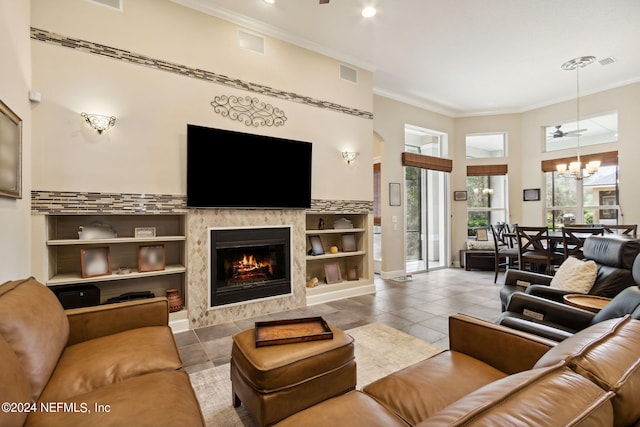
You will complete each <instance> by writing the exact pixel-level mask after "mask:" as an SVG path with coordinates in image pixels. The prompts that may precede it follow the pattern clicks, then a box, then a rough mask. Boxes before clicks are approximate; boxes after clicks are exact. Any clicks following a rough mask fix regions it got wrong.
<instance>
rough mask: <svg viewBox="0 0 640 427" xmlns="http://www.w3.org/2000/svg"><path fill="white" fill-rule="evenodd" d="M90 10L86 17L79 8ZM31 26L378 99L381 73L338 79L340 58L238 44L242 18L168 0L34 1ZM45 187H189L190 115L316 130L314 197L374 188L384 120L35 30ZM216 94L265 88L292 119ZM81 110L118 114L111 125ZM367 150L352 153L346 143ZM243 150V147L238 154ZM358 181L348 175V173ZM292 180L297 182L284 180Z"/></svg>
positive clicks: (245, 75)
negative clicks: (129, 59) (243, 107)
mask: <svg viewBox="0 0 640 427" xmlns="http://www.w3.org/2000/svg"><path fill="white" fill-rule="evenodd" d="M79 17H82V19H79ZM32 26H33V27H36V28H39V29H42V30H46V31H49V32H54V33H58V34H61V35H63V36H69V37H74V38H79V39H83V40H88V41H91V42H96V43H101V44H104V45H107V46H113V47H117V48H120V49H125V50H128V51H131V52H134V53H137V54H143V55H147V56H150V57H152V58H157V59H162V60H166V61H170V62H174V63H177V64H181V65H185V66H187V67H193V68H200V69H204V70H207V71H211V72H214V73H218V74H223V75H226V76H229V77H230V78H233V79H241V80H243V81H245V82H251V83H257V84H261V85H266V86H269V87H272V88H275V89H279V90H284V91H290V92H295V93H297V94H300V95H303V96H308V97H312V98H315V99H320V100H324V101H330V102H334V103H337V104H340V105H343V106H346V107H349V108H355V109H360V110H364V111H369V112H370V111H372V100H371V91H372V83H371V81H372V80H371V73H369V72H367V71H364V70H359V73H358V77H359V83H358V84H353V83H350V82H346V81H343V80H340V79H339V74H338V66H339V62H338V61H335V60H333V59H330V58H327V57H325V56H321V55H317V54H313V53H311V52H309V51H307V50H304V49H301V48H298V47H295V46H292V45H289V44H287V43H283V42H280V41H278V40H274V39H270V38H267V39H266V53H265V55H260V54H256V53H254V52H250V51H247V50H243V49H241V48H239V47H238V42H237V35H238V27H237V26H235V25H233V24H230V23H228V22H225V21H222V20H220V19H217V18H214V17H211V16H207V15H204V14H202V13H199V12H196V11H193V10H191V9H188V8H185V7H182V6H179V5H177V4H175V3H172V2H170V1H168V0H161V1H160V0H136V1H134V2H132V1H129V2H125V7H124V10H123V12H119V11H114V10H111V9H109V8H106V7H102V6H99V5H95V4H92V3H90V2H87V1H84V0H57V1H56V2H51V1H48V0H33V1H32ZM32 49H33V81H34V86H35V87H36V88H37V90H39V91H41V92H42V94H43V102H42V103H41V104H40V105H39V106H38V108H37V109H36V110H35V111H34V118H33V120H34V127H33V139H34V155H33V167H34V189H36V190H67V191H103V192H134V193H145V192H146V193H162V194H185V192H186V182H185V179H186V178H185V158H186V124H187V123H194V124H199V125H203V126H210V127H218V128H225V129H230V130H237V131H242V132H251V133H259V134H265V135H271V136H277V137H284V138H291V139H299V140H304V141H310V142H312V143H313V144H314V146H313V176H312V197H313V198H317V199H338V200H372V199H373V188H372V187H373V180H372V176H371V170H370V164H371V159H372V156H373V154H372V153H373V147H372V144H371V135H372V133H373V121H372V120H371V119H366V118H360V117H356V116H353V115H349V114H344V113H340V112H336V111H331V110H328V109H322V108H317V107H313V106H309V105H305V104H301V103H296V102H291V101H287V100H283V99H278V98H271V97H268V96H266V95H263V94H256V93H253V92H249V91H241V90H239V89H235V88H230V87H228V86H224V85H221V84H217V83H212V82H207V81H204V80H198V79H193V78H189V77H186V76H182V75H176V74H172V73H168V72H164V71H160V70H156V69H152V68H146V67H143V66H140V65H135V64H129V63H126V62H124V61H121V60H116V59H112V58H108V57H101V56H98V55H95V54H90V53H85V52H81V51H78V50H74V49H69V48H64V47H60V46H58V45H52V44H46V43H43V42H40V41H32ZM217 95H236V96H252V97H257V98H258V99H259V100H260V101H262V102H266V103H268V104H272V105H273V106H275V107H277V108H280V109H282V110H284V112H285V114H286V116H287V121H286V123H285V125H284V126H281V127H253V126H251V127H247V126H246V125H244V124H243V123H240V122H237V121H232V120H230V119H229V118H225V117H222V116H220V115H218V114H216V113H214V111H213V108H212V107H211V105H210V102H211V101H212V100H213V99H214V97H215V96H217ZM82 111H85V112H88V113H99V114H109V115H115V116H116V117H117V121H116V126H115V127H114V128H113V129H112V130H110V131H108V132H105V133H104V134H102V135H97V134H96V133H95V132H94V131H92V130H90V129H89V128H87V127H86V126H85V125H84V123H83V121H82V119H81V117H80V113H81V112H82ZM345 150H349V151H357V152H360V157H359V158H358V161H356V162H354V163H352V164H351V165H348V166H347V164H346V163H345V162H344V160H343V159H342V157H341V154H340V153H341V152H342V151H345ZM236 160H239V159H236ZM345 182H348V183H349V185H344V183H345ZM283 191H286V189H283Z"/></svg>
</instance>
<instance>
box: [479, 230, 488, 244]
mask: <svg viewBox="0 0 640 427" xmlns="http://www.w3.org/2000/svg"><path fill="white" fill-rule="evenodd" d="M476 240H479V241H483V242H486V241H487V240H489V235H488V233H487V229H486V228H478V229H477V230H476Z"/></svg>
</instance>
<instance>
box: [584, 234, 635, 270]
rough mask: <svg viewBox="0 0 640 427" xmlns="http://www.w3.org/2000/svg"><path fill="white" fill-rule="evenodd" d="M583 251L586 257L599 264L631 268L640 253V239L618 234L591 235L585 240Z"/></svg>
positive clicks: (625, 268)
mask: <svg viewBox="0 0 640 427" xmlns="http://www.w3.org/2000/svg"><path fill="white" fill-rule="evenodd" d="M582 253H583V255H584V257H585V259H591V260H594V261H595V262H596V263H597V264H602V265H608V266H610V267H616V268H622V269H624V270H631V267H632V266H633V262H634V261H635V259H636V257H637V256H638V254H639V253H640V240H636V239H629V238H628V237H627V236H618V235H604V236H589V237H587V238H586V239H585V241H584V245H583V246H582Z"/></svg>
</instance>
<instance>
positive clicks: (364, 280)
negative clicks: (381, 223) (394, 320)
mask: <svg viewBox="0 0 640 427" xmlns="http://www.w3.org/2000/svg"><path fill="white" fill-rule="evenodd" d="M341 218H346V219H348V220H349V221H351V223H352V224H353V228H334V225H333V224H334V222H335V221H336V220H339V219H341ZM321 219H322V221H323V222H324V228H322V229H321V228H319V224H320V222H321V221H320V220H321ZM369 221H370V218H369V215H367V214H341V213H337V214H336V213H308V214H307V218H306V235H307V254H308V255H307V256H306V258H305V261H306V267H307V274H306V277H307V280H308V279H310V278H312V277H316V278H317V279H318V285H317V286H316V287H314V288H307V304H309V305H313V304H318V303H322V302H326V301H332V300H336V299H342V298H348V297H352V296H356V295H363V294H369V293H373V292H375V286H374V285H373V267H372V263H371V261H370V254H371V237H370V232H369V230H371V229H372V227H371V224H369ZM348 234H350V235H353V236H354V240H355V248H354V249H355V250H354V251H348V252H345V251H344V250H343V249H344V248H343V236H344V235H348ZM310 236H318V238H319V239H320V241H321V243H322V247H323V249H324V254H322V255H311V254H310V250H311V243H310V240H309V237H310ZM332 246H335V247H336V248H338V252H337V253H331V252H330V250H331V247H332ZM328 263H337V265H338V267H339V270H340V275H341V278H342V280H341V281H339V282H337V283H326V280H325V276H326V274H325V265H326V264H328ZM351 267H355V268H356V269H357V274H358V278H357V280H348V271H349V268H351Z"/></svg>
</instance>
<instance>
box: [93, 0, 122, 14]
mask: <svg viewBox="0 0 640 427" xmlns="http://www.w3.org/2000/svg"><path fill="white" fill-rule="evenodd" d="M89 1H90V2H91V3H96V4H99V5H101V6H107V7H110V8H111V9H116V10H119V11H120V12H122V0H89Z"/></svg>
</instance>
